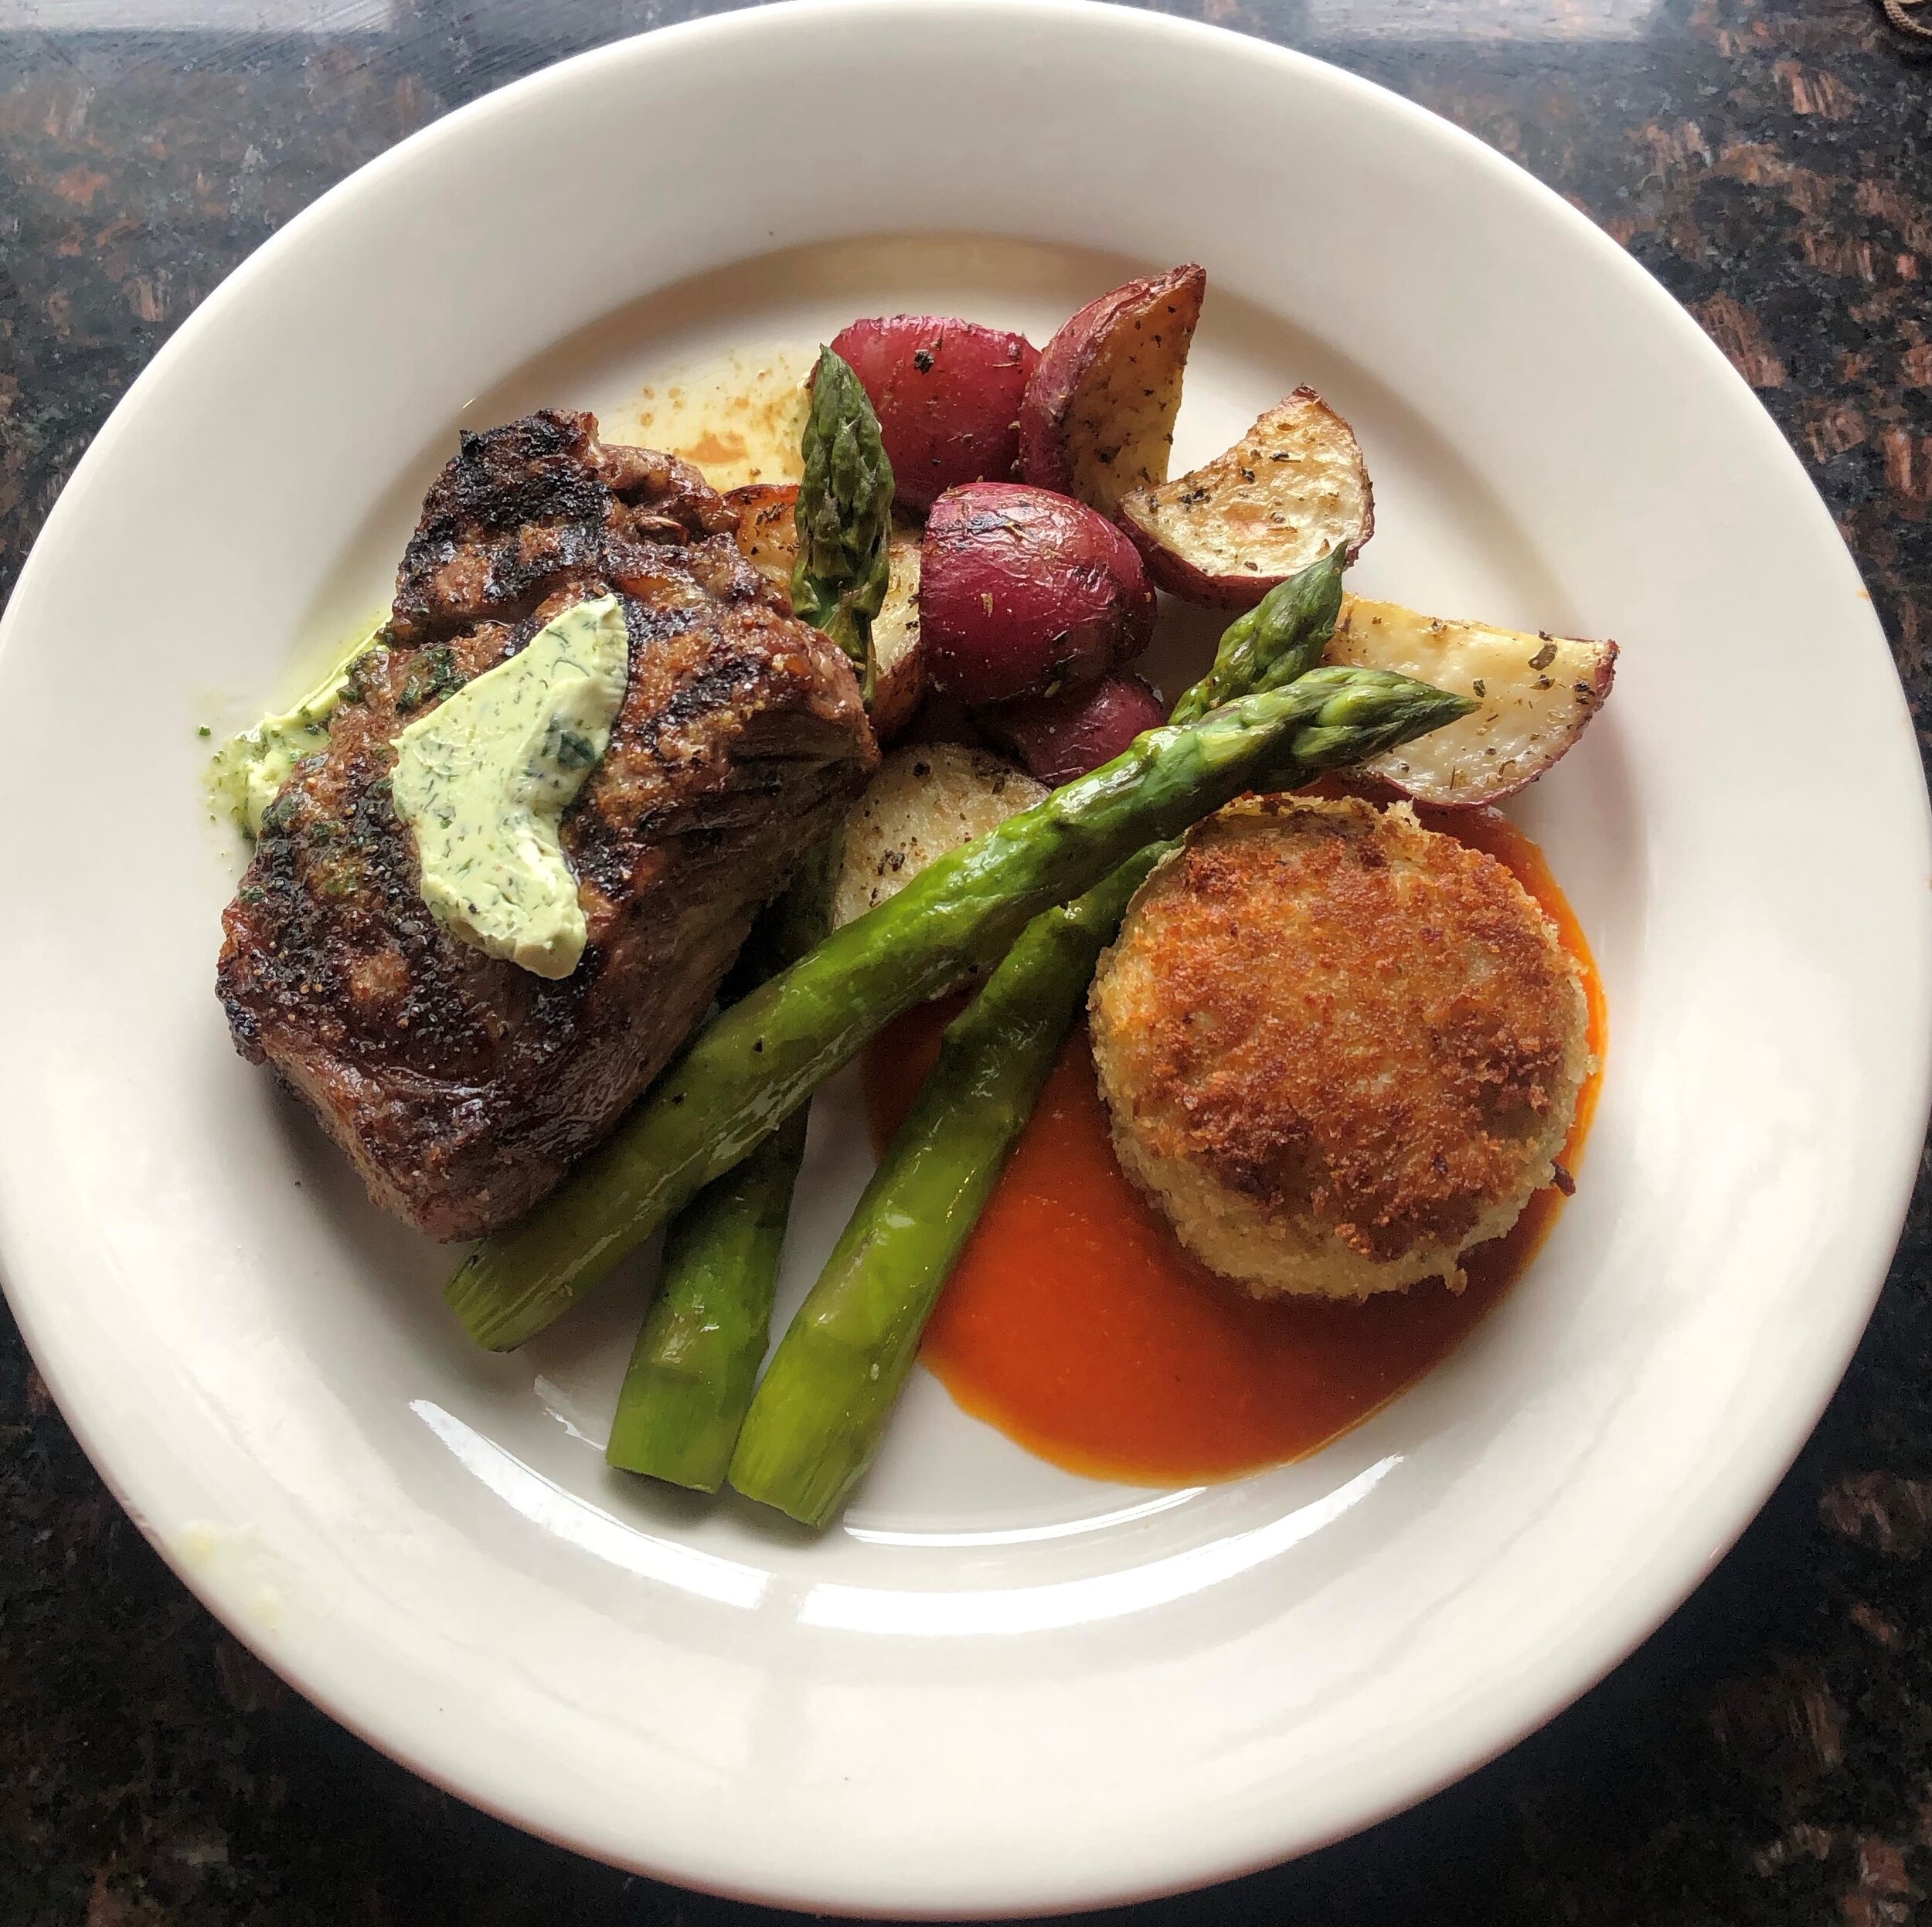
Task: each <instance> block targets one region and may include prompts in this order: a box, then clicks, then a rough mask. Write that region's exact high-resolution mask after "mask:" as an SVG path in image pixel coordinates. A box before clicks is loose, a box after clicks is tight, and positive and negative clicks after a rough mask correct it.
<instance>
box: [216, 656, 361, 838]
mask: <svg viewBox="0 0 1932 1927" xmlns="http://www.w3.org/2000/svg"><path fill="white" fill-rule="evenodd" d="M382 633H383V624H380V623H379V624H376V627H374V628H373V629H372V630H369V632H368V633H367V634H363V635H359V636H358V637H356V638H355V641H352V642H349V643H346V644H344V645H343V646H342V648H341V649H340V650H339V651H337V653H336V655H335V660H334V661H332V662H331V663H330V664H329V665H328V669H327V671H325V673H324V675H322V677H321V680H320V681H318V682H317V683H316V685H315V687H314V688H312V689H311V690H309V691H308V692H307V693H306V694H305V695H301V696H300V697H298V698H297V699H296V701H295V702H294V704H293V705H291V707H290V708H288V709H286V710H284V711H283V712H281V714H280V715H267V716H264V717H263V718H262V719H261V721H260V722H258V723H257V724H256V725H255V726H254V727H253V729H244V730H243V731H242V732H240V735H238V736H230V738H229V739H228V740H227V741H226V743H223V745H222V746H221V747H220V748H219V749H217V750H216V752H215V754H214V756H213V760H211V761H210V763H209V766H208V793H209V796H210V797H212V798H213V800H214V802H215V804H216V807H218V808H219V809H221V810H223V811H226V813H227V814H229V815H230V816H231V817H233V818H234V820H235V821H236V823H237V824H239V825H240V827H241V828H243V830H245V831H247V833H248V834H249V835H250V836H259V835H260V834H261V827H262V816H263V814H264V811H267V807H268V806H269V805H270V804H271V803H273V802H274V800H275V798H276V797H277V795H278V794H280V793H281V787H282V785H283V784H284V783H286V782H287V780H288V779H289V778H290V777H291V776H292V775H294V771H295V766H296V764H297V763H300V762H301V760H302V759H303V758H304V756H313V755H315V753H316V751H317V750H318V749H321V746H323V744H325V743H327V742H328V724H329V719H330V718H331V717H332V716H333V715H335V711H336V709H337V707H338V705H339V704H340V703H341V702H342V691H343V690H344V688H345V687H346V686H347V685H348V682H349V671H350V670H351V668H353V667H354V665H355V662H356V661H357V659H358V658H359V657H362V656H363V655H366V654H367V653H368V652H369V651H370V650H371V649H372V648H374V647H375V646H376V641H377V639H378V638H379V637H380V636H381V634H382Z"/></svg>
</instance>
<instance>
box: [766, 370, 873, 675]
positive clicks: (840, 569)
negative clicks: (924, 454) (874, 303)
mask: <svg viewBox="0 0 1932 1927" xmlns="http://www.w3.org/2000/svg"><path fill="white" fill-rule="evenodd" d="M795 512H796V515H797V518H798V561H797V562H796V563H794V565H793V568H792V572H791V610H792V613H793V614H794V615H795V616H796V617H798V620H800V621H801V622H808V623H810V624H811V626H812V627H814V628H815V629H822V630H824V631H825V634H827V635H828V636H829V637H832V641H834V642H835V643H837V644H838V646H839V647H840V648H842V650H844V651H845V653H846V654H847V655H849V656H850V657H851V658H852V661H853V663H854V664H855V665H856V667H857V668H858V670H859V679H860V682H861V685H862V687H863V689H864V692H865V697H866V707H867V708H868V709H870V708H871V706H872V685H873V680H874V678H873V668H872V617H874V616H876V615H877V614H878V613H879V604H880V603H883V601H884V600H886V584H887V581H888V579H889V576H890V575H891V573H892V558H891V554H890V542H891V539H892V529H893V470H892V464H891V463H890V462H889V461H887V460H886V447H885V444H884V443H883V441H881V440H880V439H879V420H878V417H877V416H875V415H874V414H873V413H872V403H870V401H869V400H868V399H866V391H865V389H864V387H863V386H862V384H861V382H860V381H859V377H858V376H856V375H855V374H854V373H853V372H852V369H851V368H850V366H849V365H848V364H847V363H846V362H844V361H843V360H842V359H840V357H839V356H838V355H835V354H834V353H833V352H832V350H831V349H830V348H821V349H820V350H819V351H818V367H817V368H816V369H815V370H814V371H813V372H812V377H811V414H810V415H809V416H808V418H807V420H806V422H805V433H804V475H803V478H802V479H801V481H800V482H799V484H798V508H797V510H796V511H795Z"/></svg>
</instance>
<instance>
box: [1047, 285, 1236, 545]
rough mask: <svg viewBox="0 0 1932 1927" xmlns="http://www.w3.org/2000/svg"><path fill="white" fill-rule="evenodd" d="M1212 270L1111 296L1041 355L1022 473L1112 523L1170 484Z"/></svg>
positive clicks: (1063, 331)
mask: <svg viewBox="0 0 1932 1927" xmlns="http://www.w3.org/2000/svg"><path fill="white" fill-rule="evenodd" d="M1206 293H1207V273H1206V270H1205V269H1203V268H1199V267H1196V266H1194V265H1193V263H1191V262H1190V263H1188V264H1187V265H1186V266H1185V267H1175V268H1170V269H1169V270H1168V271H1167V273H1166V274H1150V275H1148V276H1146V277H1143V278H1142V279H1141V280H1138V281H1129V282H1128V284H1127V285H1126V286H1125V287H1117V288H1115V289H1114V291H1113V292H1112V293H1111V294H1103V295H1102V296H1101V297H1100V299H1099V300H1098V301H1089V302H1088V303H1087V305H1086V307H1084V308H1082V309H1081V310H1080V312H1079V313H1078V314H1076V315H1075V316H1074V317H1073V319H1072V320H1070V321H1068V322H1067V323H1066V325H1065V326H1064V327H1063V328H1061V330H1060V332H1059V333H1058V334H1057V335H1055V336H1054V337H1053V339H1052V340H1051V341H1050V342H1048V343H1047V344H1046V347H1045V348H1043V349H1042V350H1041V351H1040V358H1039V366H1038V367H1037V368H1036V369H1034V371H1033V376H1032V380H1031V381H1029V382H1028V383H1027V384H1026V399H1025V400H1024V401H1023V402H1022V404H1021V407H1020V417H1019V433H1020V472H1021V474H1022V475H1023V476H1024V477H1025V478H1026V480H1027V481H1029V482H1031V483H1032V484H1033V485H1034V486H1035V487H1036V488H1052V489H1056V490H1057V491H1059V492H1060V494H1063V495H1072V496H1073V497H1074V498H1076V499H1077V500H1079V501H1083V502H1086V503H1087V504H1088V505H1090V506H1091V507H1093V508H1097V509H1099V510H1100V512H1101V514H1102V515H1108V516H1111V515H1114V513H1115V512H1116V511H1117V509H1118V508H1119V506H1120V502H1121V497H1122V496H1124V495H1125V494H1128V491H1130V490H1132V489H1135V488H1145V487H1146V486H1148V484H1151V483H1155V482H1160V481H1165V480H1166V479H1167V464H1168V452H1169V450H1171V449H1172V447H1173V445H1174V418H1175V416H1176V415H1177V414H1179V413H1180V408H1181V380H1182V376H1183V375H1184V374H1185V372H1186V369H1187V352H1188V348H1189V344H1190V343H1191V342H1192V341H1193V339H1194V326H1195V324H1196V322H1197V321H1199V319H1200V318H1201V302H1202V297H1204V296H1205V295H1206Z"/></svg>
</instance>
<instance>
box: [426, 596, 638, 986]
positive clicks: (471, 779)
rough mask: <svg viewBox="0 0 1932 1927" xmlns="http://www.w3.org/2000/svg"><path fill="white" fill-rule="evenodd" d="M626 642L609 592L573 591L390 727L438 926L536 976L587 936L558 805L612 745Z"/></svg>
mask: <svg viewBox="0 0 1932 1927" xmlns="http://www.w3.org/2000/svg"><path fill="white" fill-rule="evenodd" d="M628 666H629V642H628V636H627V634H626V630H625V627H624V609H623V606H622V604H621V603H620V602H619V601H618V600H617V597H616V596H597V597H595V598H594V599H593V600H590V601H587V602H580V603H574V604H573V606H572V607H570V608H568V609H566V610H564V612H563V614H562V615H560V616H559V617H556V618H555V620H553V621H550V622H548V623H546V624H544V626H543V627H542V628H541V629H539V630H538V631H537V633H536V635H534V636H533V637H531V639H530V641H529V644H528V646H527V647H525V648H523V649H522V650H520V651H518V653H517V654H515V655H514V656H512V657H511V658H510V659H509V661H507V662H502V663H498V664H497V666H496V667H495V668H494V669H491V670H488V671H485V673H484V674H483V675H480V676H478V677H477V678H475V679H474V681H470V682H467V683H465V684H464V685H463V687H462V688H460V689H458V690H457V692H455V693H454V695H451V696H449V697H447V698H445V699H444V702H442V703H441V704H440V705H438V706H437V708H436V709H432V710H431V711H430V712H429V713H428V714H427V715H424V716H422V717H420V718H419V719H418V720H417V721H416V722H412V723H411V724H410V726H409V727H408V728H407V729H405V730H404V731H403V733H402V734H401V735H400V736H398V737H397V738H396V771H395V775H394V777H393V793H394V796H395V800H396V814H397V815H398V816H400V817H401V818H402V819H403V821H404V822H405V823H406V824H408V825H409V827H410V829H411V830H413V831H414V832H415V834H416V844H417V853H418V855H419V856H420V859H421V862H422V883H421V889H422V892H423V902H426V903H427V905H428V906H429V907H430V910H431V911H432V912H433V913H434V915H435V916H436V918H437V921H438V922H439V923H441V924H442V925H443V926H444V928H445V929H447V930H449V931H450V932H451V934H452V935H454V936H457V937H459V938H461V940H463V941H464V942H465V943H474V945H475V946H476V947H478V949H479V950H486V951H488V953H489V954H490V955H491V956H492V957H507V958H508V959H509V961H510V962H512V964H518V965H519V966H520V967H522V968H523V969H524V970H529V971H532V972H533V973H534V974H536V975H537V976H539V977H568V976H569V975H570V973H571V972H572V971H573V970H575V969H576V968H577V961H578V960H579V958H580V957H582V956H583V946H584V943H585V940H586V937H587V930H586V926H585V923H584V916H583V906H582V905H581V904H580V902H578V901H577V879H576V877H575V876H574V875H572V874H571V871H570V864H569V862H568V861H567V860H566V858H565V856H564V854H563V843H562V841H561V834H560V833H561V830H562V826H563V813H564V811H566V810H567V809H568V808H569V807H570V805H571V804H573V802H575V801H576V800H577V793H578V792H579V791H580V790H581V789H582V788H583V785H584V783H585V781H586V780H587V778H588V777H589V776H590V772H591V771H592V770H594V769H595V768H596V767H597V764H598V763H599V762H600V760H602V758H603V756H604V751H605V750H606V749H607V748H608V747H609V746H610V742H611V726H612V724H613V723H614V722H616V721H617V712H618V711H619V709H621V708H622V707H623V705H624V680H625V676H626V673H627V671H628Z"/></svg>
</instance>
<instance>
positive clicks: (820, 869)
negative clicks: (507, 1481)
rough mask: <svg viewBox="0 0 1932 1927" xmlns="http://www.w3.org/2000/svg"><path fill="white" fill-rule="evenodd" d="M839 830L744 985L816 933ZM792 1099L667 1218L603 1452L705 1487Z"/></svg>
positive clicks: (792, 1176)
mask: <svg viewBox="0 0 1932 1927" xmlns="http://www.w3.org/2000/svg"><path fill="white" fill-rule="evenodd" d="M841 841H842V838H840V837H839V836H838V835H836V834H835V835H833V836H832V837H829V838H827V839H826V841H825V844H824V845H821V848H819V849H818V850H816V851H814V852H813V853H812V855H811V856H809V857H808V858H806V860H805V862H804V863H803V864H802V865H801V866H800V869H799V873H798V875H796V876H794V878H793V879H792V882H791V888H790V889H788V890H787V892H786V893H785V895H784V898H783V899H782V900H781V902H780V904H779V906H778V908H777V911H776V912H775V913H774V914H773V915H772V916H770V919H768V924H767V928H766V929H765V930H762V931H761V932H760V933H759V935H758V936H756V937H754V939H753V944H751V945H748V946H747V949H748V950H750V951H751V952H752V954H751V955H750V956H749V957H746V958H744V959H742V960H741V964H740V970H739V971H738V972H736V973H734V975H735V977H736V986H735V987H741V988H742V989H743V990H746V991H750V990H752V989H754V988H755V987H757V985H758V984H761V983H763V982H764V981H765V980H766V979H767V978H768V977H770V976H771V974H773V972H774V970H780V969H782V968H783V967H784V966H785V965H786V964H791V963H794V962H796V961H797V960H798V958H800V957H803V956H804V954H805V953H807V952H808V950H811V948H812V947H813V946H814V945H815V944H816V943H820V942H821V941H822V940H824V938H825V933H826V931H827V930H828V929H829V927H830V926H831V922H832V918H831V907H832V882H833V879H835V876H836V875H837V874H838V849H839V845H840V843H841ZM809 1110H810V1107H809V1106H807V1105H804V1104H801V1105H800V1106H799V1107H798V1110H795V1111H794V1112H793V1113H792V1114H791V1116H789V1117H787V1119H786V1120H785V1121H784V1123H782V1124H781V1125H780V1126H779V1127H778V1128H777V1130H775V1131H774V1132H773V1133H772V1134H771V1135H770V1137H767V1139H766V1140H765V1141H764V1143H763V1144H760V1146H759V1147H757V1150H754V1151H753V1153H752V1154H751V1155H750V1157H747V1159H746V1160H745V1161H744V1162H743V1164H739V1165H737V1166H736V1167H734V1168H733V1169H732V1170H730V1171H726V1173H725V1174H723V1177H721V1178H716V1179H714V1180H713V1181H712V1182H711V1183H710V1184H707V1185H706V1187H705V1188H704V1189H703V1190H702V1191H699V1194H698V1195H697V1196H696V1198H692V1201H691V1202H690V1203H689V1204H688V1205H685V1208H684V1209H683V1210H682V1211H681V1212H679V1214H678V1215H677V1216H676V1217H675V1218H673V1219H672V1222H671V1224H670V1226H669V1228H668V1230H667V1231H666V1232H665V1243H664V1261H663V1263H662V1266H661V1267H660V1268H659V1272H658V1286H657V1290H656V1292H655V1293H654V1295H653V1296H652V1298H651V1308H650V1310H649V1311H648V1313H646V1314H645V1320H644V1324H643V1327H642V1328H641V1330H640V1331H638V1339H637V1344H635V1346H634V1348H632V1351H631V1363H630V1366H629V1368H628V1370H627V1371H625V1373H624V1385H623V1388H622V1389H621V1391H620V1392H619V1393H618V1394H617V1413H616V1416H614V1418H613V1419H612V1420H611V1440H610V1443H609V1444H608V1445H607V1446H605V1448H604V1456H605V1458H606V1459H607V1460H609V1462H610V1463H611V1464H612V1465H614V1466H619V1467H621V1469H622V1470H624V1471H627V1472H641V1473H648V1474H649V1475H650V1476H651V1477H653V1478H657V1479H668V1480H670V1481H671V1483H672V1484H674V1485H682V1486H689V1487H691V1488H692V1490H695V1491H699V1492H715V1491H716V1490H717V1489H718V1487H719V1486H720V1485H721V1484H722V1483H723V1481H724V1476H725V1469H726V1466H728V1465H730V1463H731V1448H732V1446H733V1445H734V1444H735V1443H736V1442H737V1437H738V1430H739V1428H740V1426H742V1425H743V1423H744V1416H745V1411H746V1409H747V1407H748V1406H749V1405H750V1403H751V1391H752V1387H753V1385H754V1384H755V1383H756V1382H757V1376H758V1367H759V1366H760V1364H762V1363H763V1362H764V1355H765V1348H766V1346H767V1344H769V1342H770V1337H771V1300H772V1295H773V1293H774V1291H775V1290H776V1289H777V1282H778V1261H779V1259H780V1258H781V1256H782V1255H783V1253H784V1244H785V1226H786V1224H787V1222H788V1221H789V1219H790V1218H791V1194H792V1189H793V1187H794V1185H795V1184H797V1182H798V1167H799V1165H800V1164H801V1162H802V1161H803V1160H804V1154H805V1125H806V1121H807V1118H808V1114H809Z"/></svg>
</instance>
